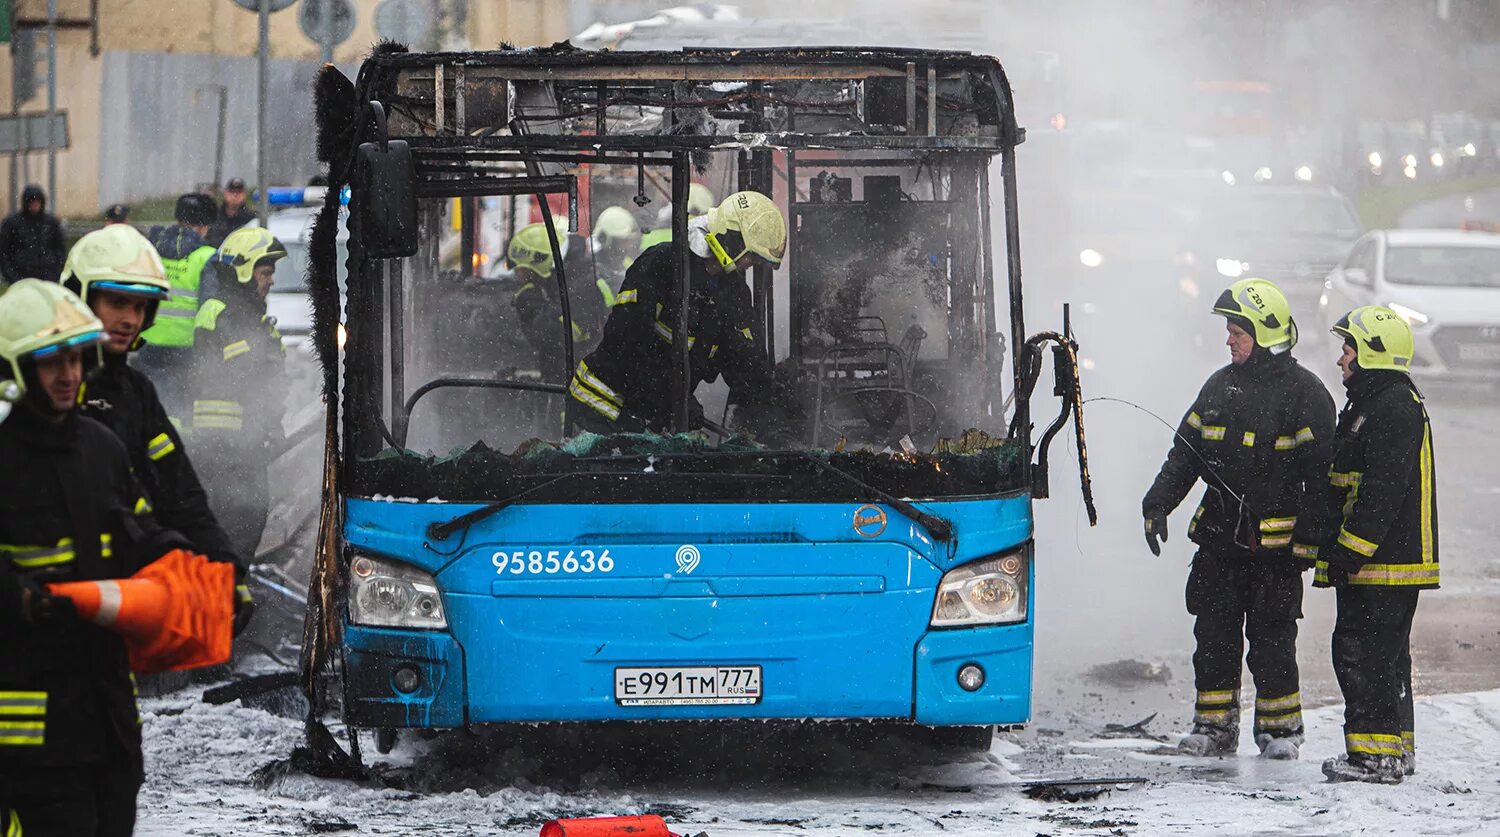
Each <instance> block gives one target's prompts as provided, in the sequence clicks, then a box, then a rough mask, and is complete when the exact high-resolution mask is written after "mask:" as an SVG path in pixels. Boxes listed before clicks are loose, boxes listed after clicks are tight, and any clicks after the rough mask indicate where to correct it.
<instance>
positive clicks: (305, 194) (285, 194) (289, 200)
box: [256, 186, 349, 206]
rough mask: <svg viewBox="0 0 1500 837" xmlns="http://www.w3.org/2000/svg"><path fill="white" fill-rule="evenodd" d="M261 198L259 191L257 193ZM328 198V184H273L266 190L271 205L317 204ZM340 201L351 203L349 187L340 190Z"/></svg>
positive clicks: (342, 203)
mask: <svg viewBox="0 0 1500 837" xmlns="http://www.w3.org/2000/svg"><path fill="white" fill-rule="evenodd" d="M256 197H257V198H259V197H260V195H259V193H256ZM327 199H328V187H327V186H272V187H271V188H269V189H267V190H266V200H267V202H268V204H269V205H270V206H317V205H319V204H322V203H324V202H325V201H326V200H327ZM339 203H340V204H341V205H343V206H348V205H349V187H348V186H345V187H344V188H342V189H340V190H339Z"/></svg>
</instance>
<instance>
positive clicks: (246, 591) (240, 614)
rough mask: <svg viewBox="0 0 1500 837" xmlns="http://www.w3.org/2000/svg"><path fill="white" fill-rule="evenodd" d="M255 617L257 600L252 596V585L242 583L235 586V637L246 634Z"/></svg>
mask: <svg viewBox="0 0 1500 837" xmlns="http://www.w3.org/2000/svg"><path fill="white" fill-rule="evenodd" d="M254 615H255V598H254V597H253V596H251V595H250V585H248V584H246V583H245V582H243V581H241V582H239V583H238V584H236V585H235V586H234V626H233V628H234V635H235V636H239V635H240V634H242V633H244V631H245V628H246V627H247V626H248V625H249V624H250V617H251V616H254Z"/></svg>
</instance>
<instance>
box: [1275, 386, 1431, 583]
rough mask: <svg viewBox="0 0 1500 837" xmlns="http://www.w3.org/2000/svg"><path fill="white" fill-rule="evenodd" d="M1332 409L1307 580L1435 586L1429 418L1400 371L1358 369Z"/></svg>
mask: <svg viewBox="0 0 1500 837" xmlns="http://www.w3.org/2000/svg"><path fill="white" fill-rule="evenodd" d="M1349 396H1350V397H1349V403H1348V405H1347V406H1346V407H1345V408H1344V412H1343V414H1342V415H1340V416H1339V426H1338V436H1337V449H1336V450H1335V452H1334V457H1333V465H1332V466H1331V467H1330V468H1329V472H1328V477H1327V479H1326V481H1325V482H1324V490H1323V496H1322V498H1321V503H1320V504H1319V505H1318V507H1317V514H1318V516H1319V518H1320V520H1321V524H1320V528H1321V535H1320V537H1319V538H1318V539H1317V541H1316V542H1315V545H1312V546H1309V547H1306V548H1304V550H1305V553H1306V554H1308V556H1309V557H1312V558H1315V559H1317V571H1316V574H1315V576H1314V578H1313V583H1314V584H1315V585H1316V586H1319V587H1336V586H1343V585H1346V584H1348V585H1358V586H1377V587H1405V588H1408V589H1412V588H1415V589H1431V588H1435V587H1437V586H1438V582H1439V580H1440V579H1439V572H1438V525H1437V477H1436V473H1435V463H1434V461H1433V452H1432V423H1431V421H1430V420H1429V419H1428V417H1427V410H1426V407H1425V405H1424V404H1423V402H1422V398H1421V396H1420V395H1418V394H1417V392H1416V390H1415V388H1414V387H1413V386H1412V385H1411V382H1410V379H1408V378H1407V377H1406V376H1405V375H1403V374H1402V373H1400V372H1394V371H1388V370H1381V371H1378V372H1375V371H1368V370H1361V371H1360V372H1358V373H1356V377H1355V378H1354V379H1351V382H1350V392H1349Z"/></svg>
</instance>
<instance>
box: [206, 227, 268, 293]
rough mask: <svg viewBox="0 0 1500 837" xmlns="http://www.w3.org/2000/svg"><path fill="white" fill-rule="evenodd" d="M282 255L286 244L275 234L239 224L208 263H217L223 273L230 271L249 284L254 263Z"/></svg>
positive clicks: (240, 280) (236, 279)
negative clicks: (277, 238) (278, 239)
mask: <svg viewBox="0 0 1500 837" xmlns="http://www.w3.org/2000/svg"><path fill="white" fill-rule="evenodd" d="M283 258H286V247H284V246H282V244H281V242H280V241H277V240H276V236H274V235H271V233H270V232H268V231H266V230H263V229H261V228H260V227H240V228H239V229H237V230H235V231H234V232H232V233H230V234H229V235H228V237H226V238H225V239H224V243H223V244H220V245H219V252H217V253H215V254H214V257H213V259H212V260H210V262H209V263H210V264H213V265H216V266H218V267H219V269H220V273H221V274H222V275H227V274H228V273H229V272H230V271H232V272H233V274H234V280H235V281H236V282H238V283H240V284H241V285H248V284H250V282H251V280H253V279H254V278H255V266H256V265H258V264H260V263H261V262H264V261H267V260H270V261H272V262H274V261H276V260H277V259H283Z"/></svg>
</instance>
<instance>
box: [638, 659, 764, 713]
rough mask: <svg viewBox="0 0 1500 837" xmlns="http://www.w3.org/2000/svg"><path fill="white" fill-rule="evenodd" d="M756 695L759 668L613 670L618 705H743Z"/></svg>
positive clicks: (758, 701)
mask: <svg viewBox="0 0 1500 837" xmlns="http://www.w3.org/2000/svg"><path fill="white" fill-rule="evenodd" d="M760 696H761V685H760V666H695V667H690V668H617V669H615V701H616V702H618V703H619V704H620V705H621V706H712V705H716V704H717V705H744V704H751V703H760Z"/></svg>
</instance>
